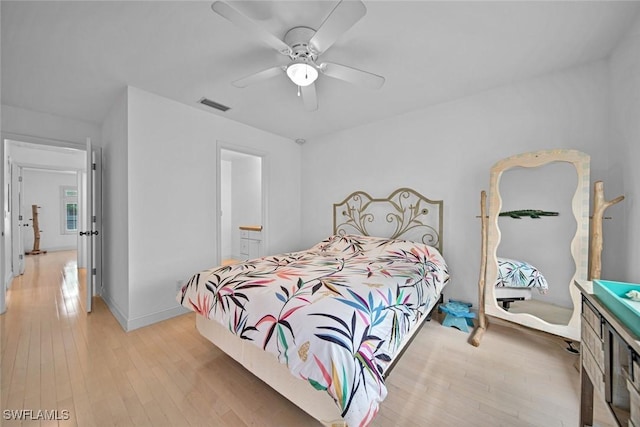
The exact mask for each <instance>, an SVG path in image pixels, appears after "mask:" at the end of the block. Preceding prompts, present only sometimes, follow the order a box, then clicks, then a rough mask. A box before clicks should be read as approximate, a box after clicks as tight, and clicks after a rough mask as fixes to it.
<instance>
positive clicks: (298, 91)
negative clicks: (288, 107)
mask: <svg viewBox="0 0 640 427" xmlns="http://www.w3.org/2000/svg"><path fill="white" fill-rule="evenodd" d="M298 96H300V86H298Z"/></svg>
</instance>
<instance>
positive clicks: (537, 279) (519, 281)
mask: <svg viewBox="0 0 640 427" xmlns="http://www.w3.org/2000/svg"><path fill="white" fill-rule="evenodd" d="M495 286H497V287H504V288H538V289H539V290H540V293H545V292H546V291H547V289H549V284H548V283H547V279H545V277H544V276H543V275H542V273H540V271H539V270H538V269H537V268H536V267H534V266H533V265H531V264H529V263H527V262H524V261H517V260H513V259H509V258H498V278H497V279H496V283H495Z"/></svg>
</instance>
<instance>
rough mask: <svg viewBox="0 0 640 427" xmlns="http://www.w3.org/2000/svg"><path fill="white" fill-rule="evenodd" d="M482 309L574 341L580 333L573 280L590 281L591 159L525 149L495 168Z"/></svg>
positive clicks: (570, 153)
mask: <svg viewBox="0 0 640 427" xmlns="http://www.w3.org/2000/svg"><path fill="white" fill-rule="evenodd" d="M488 222H489V226H488V241H487V269H486V278H485V281H486V283H487V288H486V299H485V310H486V313H487V314H488V315H491V316H494V317H499V318H501V319H504V320H508V321H511V322H515V323H518V324H522V325H525V326H528V327H531V328H534V329H539V330H542V331H545V332H549V333H552V334H555V335H559V336H562V337H565V338H569V339H572V340H579V337H580V303H579V293H578V290H577V289H576V287H575V285H574V283H573V282H574V280H576V279H586V277H587V264H588V231H589V156H588V155H586V154H584V153H581V152H579V151H575V150H547V151H538V152H532V153H524V154H520V155H517V156H513V157H509V158H507V159H504V160H501V161H499V162H498V163H496V164H495V165H494V166H493V167H492V169H491V185H490V189H489V221H488Z"/></svg>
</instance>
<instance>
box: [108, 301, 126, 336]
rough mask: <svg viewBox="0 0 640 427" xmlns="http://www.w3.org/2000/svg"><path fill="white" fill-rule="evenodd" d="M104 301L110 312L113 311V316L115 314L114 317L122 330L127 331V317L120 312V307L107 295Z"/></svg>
mask: <svg viewBox="0 0 640 427" xmlns="http://www.w3.org/2000/svg"><path fill="white" fill-rule="evenodd" d="M102 300H103V301H104V302H105V304H107V307H109V311H111V314H113V317H115V318H116V320H117V321H118V323H119V324H120V326H121V327H122V329H124V330H125V331H127V316H125V315H124V313H123V312H122V311H120V309H119V308H118V306H117V305H116V304H115V303H114V302H113V300H112V299H111V298H109V297H108V296H107V295H102Z"/></svg>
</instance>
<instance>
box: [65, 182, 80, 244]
mask: <svg viewBox="0 0 640 427" xmlns="http://www.w3.org/2000/svg"><path fill="white" fill-rule="evenodd" d="M77 232H78V189H77V188H76V187H62V234H75V233H77Z"/></svg>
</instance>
